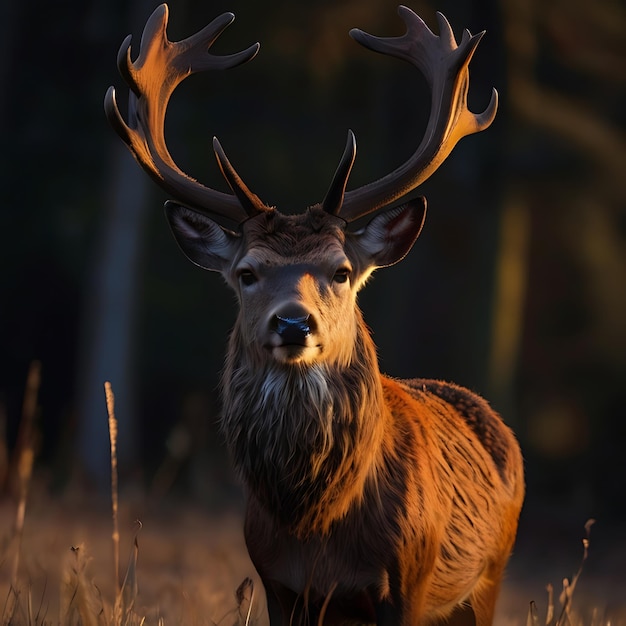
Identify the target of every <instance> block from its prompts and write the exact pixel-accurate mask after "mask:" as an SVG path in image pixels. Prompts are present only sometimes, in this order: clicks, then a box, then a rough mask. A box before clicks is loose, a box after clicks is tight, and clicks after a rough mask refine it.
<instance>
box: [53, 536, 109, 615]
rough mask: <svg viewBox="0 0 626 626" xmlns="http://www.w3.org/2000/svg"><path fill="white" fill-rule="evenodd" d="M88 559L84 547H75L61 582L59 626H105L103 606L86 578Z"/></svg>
mask: <svg viewBox="0 0 626 626" xmlns="http://www.w3.org/2000/svg"><path fill="white" fill-rule="evenodd" d="M89 562H90V558H89V557H88V556H87V553H86V550H85V547H84V545H80V546H78V547H74V548H72V550H71V554H70V556H69V558H68V561H67V563H66V565H65V568H64V571H63V578H62V580H61V615H60V624H61V626H78V625H79V624H80V626H104V624H105V623H106V621H105V620H104V619H103V617H104V614H105V612H104V606H103V603H102V598H101V597H100V592H99V591H98V588H97V587H96V586H95V585H94V584H93V582H92V581H91V580H90V579H89V577H88V576H87V567H88V565H89Z"/></svg>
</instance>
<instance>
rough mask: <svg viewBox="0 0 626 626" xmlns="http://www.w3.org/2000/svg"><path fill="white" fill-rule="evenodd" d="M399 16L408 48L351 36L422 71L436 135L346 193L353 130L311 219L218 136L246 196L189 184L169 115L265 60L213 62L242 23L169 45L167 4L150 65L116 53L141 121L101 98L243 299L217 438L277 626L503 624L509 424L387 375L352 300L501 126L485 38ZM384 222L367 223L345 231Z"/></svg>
mask: <svg viewBox="0 0 626 626" xmlns="http://www.w3.org/2000/svg"><path fill="white" fill-rule="evenodd" d="M399 14H400V17H401V18H402V20H403V21H404V22H405V24H406V28H407V32H406V33H405V34H404V35H403V36H401V37H392V38H379V37H374V36H372V35H369V34H367V33H365V32H363V31H360V30H353V31H351V35H352V37H353V38H354V39H356V40H357V41H358V42H359V43H361V44H363V45H364V46H366V47H367V48H370V49H372V50H375V51H378V52H382V53H383V54H388V55H391V56H395V57H399V58H402V59H405V60H407V61H409V62H410V63H412V64H413V65H415V66H416V67H417V68H418V69H419V70H420V71H421V72H422V73H423V74H424V75H425V77H426V79H427V81H428V84H429V86H430V89H431V91H432V105H431V113H430V120H429V122H428V126H427V129H426V134H425V137H424V139H423V140H422V142H421V144H420V145H419V147H418V148H417V150H416V151H415V153H414V154H413V156H411V157H410V158H409V160H408V161H407V162H406V163H405V164H403V165H402V166H401V167H398V168H397V169H396V170H395V171H393V172H391V173H389V174H387V175H386V176H384V177H383V178H382V179H380V180H378V181H376V182H373V183H371V184H368V185H365V186H363V187H360V188H359V189H354V190H349V191H346V184H347V180H348V176H349V174H350V170H351V168H352V164H353V161H354V157H355V150H356V148H355V140H354V135H353V134H352V132H349V133H348V141H347V145H346V148H345V151H344V154H343V157H342V158H341V161H340V164H339V166H338V168H337V171H336V173H335V175H334V178H333V180H332V183H331V185H330V188H329V190H328V192H327V194H326V197H325V199H324V200H323V202H322V203H321V204H318V205H315V206H312V207H310V208H308V209H307V210H306V211H305V212H304V213H302V214H298V215H285V214H283V213H280V212H279V211H277V210H276V209H275V208H272V207H269V206H267V205H266V204H264V203H263V202H262V201H261V200H260V199H259V198H258V197H257V196H256V195H255V194H254V193H252V192H251V191H250V190H249V189H248V187H247V186H246V185H245V184H244V182H243V181H242V180H241V178H240V177H239V175H238V174H237V172H236V171H235V169H234V168H233V166H232V165H231V163H230V162H229V161H228V159H227V158H226V155H225V154H224V151H223V150H222V147H221V146H220V144H219V142H218V141H217V139H214V141H213V145H214V149H215V153H216V156H217V161H218V163H219V166H220V168H221V170H222V173H223V174H224V177H225V178H226V180H227V182H228V184H229V186H230V188H231V190H232V192H233V193H232V194H227V193H222V192H219V191H216V190H213V189H210V188H208V187H205V186H203V185H202V184H200V183H199V182H197V181H196V180H194V179H192V178H190V177H188V176H187V175H185V174H184V173H183V172H182V171H181V170H180V169H179V168H178V167H177V166H176V164H175V163H174V161H173V160H172V158H171V156H170V154H169V152H168V150H167V147H166V144H165V140H164V134H163V126H164V118H165V110H166V107H167V103H168V101H169V98H170V96H171V94H172V92H173V91H174V89H175V88H176V86H177V85H178V83H180V81H182V80H183V79H184V78H185V77H187V76H189V75H190V74H192V73H193V72H196V71H200V70H208V69H222V68H230V67H234V66H236V65H239V64H241V63H244V62H246V61H249V60H250V59H252V58H253V57H254V56H255V54H256V53H257V51H258V48H259V46H258V44H255V45H253V46H251V47H250V48H248V49H247V50H244V51H242V52H239V53H237V54H232V55H227V56H214V55H212V54H210V53H209V52H208V49H209V48H210V46H211V45H212V44H213V42H214V41H215V40H216V38H217V37H218V36H219V34H220V33H221V32H222V31H223V30H224V28H226V26H228V25H229V24H230V23H231V22H232V20H233V17H234V16H233V15H232V14H228V13H227V14H224V15H222V16H221V17H218V18H217V19H216V20H215V21H213V22H212V23H211V24H209V25H208V26H207V27H206V28H204V29H203V30H201V31H200V32H199V33H197V34H196V35H193V36H192V37H189V38H188V39H185V40H184V41H180V42H170V41H169V40H168V39H167V35H166V26H167V18H168V10H167V7H166V5H161V6H160V7H159V8H157V9H156V10H155V12H154V13H153V14H152V16H151V17H150V19H149V20H148V22H147V24H146V27H145V30H144V33H143V37H142V40H141V46H140V52H139V56H138V58H137V60H135V61H132V60H131V58H130V38H127V39H126V40H125V41H124V43H123V44H122V47H121V49H120V53H119V56H118V65H119V69H120V71H121V74H122V76H123V77H124V79H125V81H126V82H127V83H128V85H129V87H130V101H129V108H128V122H125V121H124V120H123V118H122V116H121V115H120V113H119V110H118V107H117V105H116V101H115V92H114V90H113V88H110V89H109V91H108V93H107V96H106V101H105V109H106V113H107V116H108V118H109V120H110V122H111V123H112V125H113V127H114V128H115V130H116V131H117V133H118V134H119V135H120V136H121V137H122V139H123V140H124V142H125V143H126V144H127V145H128V147H129V148H130V150H131V151H132V153H133V154H134V156H135V158H136V159H137V161H138V162H139V164H140V165H141V166H142V167H143V168H144V169H145V170H146V171H147V172H148V174H150V175H151V176H152V178H153V179H154V180H155V181H156V182H157V183H158V184H159V185H160V186H161V187H162V188H163V189H165V190H166V191H167V192H168V193H169V194H171V195H172V196H173V197H174V198H175V199H176V202H171V201H169V202H167V203H166V213H167V218H168V220H169V223H170V225H171V228H172V231H173V233H174V236H175V238H176V240H177V242H178V244H179V245H180V247H181V248H182V250H183V252H184V253H185V254H186V256H187V257H189V259H190V260H191V261H192V262H193V263H195V264H196V265H199V266H200V267H202V268H205V269H208V270H215V271H218V272H220V273H221V274H222V276H223V277H224V279H225V280H226V282H227V283H228V284H229V285H230V286H231V287H232V289H233V290H234V291H235V293H236V294H237V298H238V301H239V307H240V310H239V315H238V317H237V320H236V322H235V326H234V329H233V331H232V334H231V337H230V342H229V347H228V354H227V357H226V365H225V369H224V373H223V379H222V394H223V404H224V406H223V418H222V422H221V425H222V430H223V433H224V435H225V438H226V440H227V443H228V445H229V448H230V452H231V454H232V457H233V461H234V464H235V467H236V469H237V471H238V473H239V475H240V476H241V477H242V479H243V482H244V484H245V487H246V490H247V512H246V519H245V538H246V543H247V546H248V551H249V553H250V557H251V559H252V561H253V563H254V565H255V566H256V569H257V571H258V573H259V575H260V577H261V579H262V581H263V583H264V586H265V590H266V594H267V605H268V610H269V616H270V622H271V624H272V626H276V625H279V624H282V625H287V624H301V623H308V624H321V623H324V624H339V623H342V624H343V623H355V622H356V623H363V622H373V623H376V624H380V625H387V626H416V625H423V624H435V623H436V624H443V623H446V624H452V623H454V624H460V623H475V624H478V625H479V626H486V625H488V624H491V623H492V621H493V615H494V605H495V602H496V597H497V594H498V589H499V585H500V580H501V578H502V575H503V570H504V568H505V565H506V563H507V560H508V558H509V555H510V552H511V549H512V546H513V542H514V539H515V534H516V529H517V521H518V516H519V512H520V508H521V506H522V500H523V492H524V486H523V464H522V457H521V455H520V450H519V447H518V444H517V442H516V440H515V438H514V436H513V434H512V433H511V431H510V430H509V429H508V428H507V427H506V426H505V425H504V423H503V422H502V421H501V419H500V417H499V416H498V415H497V414H496V413H495V412H494V411H493V410H492V409H491V408H490V407H489V406H488V404H487V403H486V402H485V401H484V400H483V399H482V398H480V397H478V396H476V395H475V394H474V393H472V392H471V391H468V390H466V389H463V388H461V387H458V386H456V385H454V384H450V383H445V382H440V381H436V380H427V379H415V380H396V379H393V378H389V377H387V376H384V375H383V374H381V372H380V370H379V367H378V363H377V358H376V349H375V346H374V343H373V341H372V338H371V336H370V333H369V332H368V329H367V326H366V325H365V323H364V321H363V318H362V315H361V311H360V310H359V308H358V306H357V303H356V298H357V292H358V291H359V289H360V288H361V287H362V286H363V285H364V283H365V282H366V280H367V278H368V277H369V275H370V274H371V273H372V271H373V270H374V269H376V268H379V267H386V266H388V265H393V264H394V263H397V262H398V261H400V260H401V259H402V258H403V257H404V256H405V255H406V254H407V252H408V251H409V250H410V249H411V247H412V246H413V243H414V242H415V240H416V239H417V237H418V235H419V233H420V230H421V228H422V223H423V221H424V216H425V210H426V209H425V206H426V203H425V201H424V199H423V198H419V199H409V200H407V199H406V195H407V194H408V193H409V192H410V191H412V190H413V189H415V188H416V187H417V186H418V185H419V184H420V183H421V182H422V181H424V180H425V179H426V178H427V177H428V176H429V175H430V174H431V173H432V172H433V171H434V170H435V169H436V168H437V167H438V166H439V165H440V163H441V162H442V161H443V160H444V159H445V158H446V157H447V155H448V154H449V153H450V151H451V150H452V148H453V147H454V145H455V144H456V143H457V141H459V140H460V139H461V138H462V137H464V136H465V135H469V134H471V133H475V132H478V131H481V130H483V129H485V128H487V127H488V126H489V125H490V124H491V122H492V121H493V119H494V116H495V114H496V108H497V94H496V92H495V90H494V92H493V94H492V98H491V102H490V103H489V106H488V107H487V109H486V110H485V111H484V112H483V113H481V114H474V113H472V112H470V111H469V109H468V108H467V90H468V85H469V73H468V65H469V62H470V59H471V58H472V55H473V53H474V50H475V49H476V46H477V45H478V42H479V41H480V39H481V36H482V33H481V34H478V35H474V36H472V35H470V33H469V32H468V31H465V32H464V34H463V38H462V40H461V43H460V44H458V45H457V42H456V40H455V38H454V36H453V34H452V30H451V28H450V25H449V24H448V22H447V21H446V19H445V18H444V16H443V15H441V14H438V15H437V19H438V23H439V31H440V33H441V34H440V35H439V36H436V35H434V34H433V33H432V32H431V31H430V30H429V29H428V27H427V26H426V25H425V24H424V22H423V21H422V20H421V19H420V18H419V17H418V16H417V15H416V14H415V13H413V12H412V11H411V10H410V9H408V8H406V7H402V6H401V7H400V8H399ZM398 201H402V202H398ZM178 202H180V204H178ZM183 205H184V206H183ZM374 211H377V214H376V216H374V217H373V218H372V219H371V221H370V222H369V224H367V226H365V227H363V228H360V229H355V228H350V225H351V223H354V221H355V220H357V219H358V218H362V217H363V216H365V215H368V214H370V213H372V212H374ZM207 214H210V215H213V216H219V217H221V218H222V221H223V220H228V221H229V222H232V223H233V227H232V228H226V227H225V226H224V225H219V224H217V223H216V222H215V221H213V220H212V219H210V218H209V217H208V215H207Z"/></svg>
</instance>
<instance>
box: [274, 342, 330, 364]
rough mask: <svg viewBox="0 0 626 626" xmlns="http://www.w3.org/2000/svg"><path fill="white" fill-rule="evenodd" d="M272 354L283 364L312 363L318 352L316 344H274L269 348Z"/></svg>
mask: <svg viewBox="0 0 626 626" xmlns="http://www.w3.org/2000/svg"><path fill="white" fill-rule="evenodd" d="M271 352H272V356H273V357H274V358H275V359H276V360H277V361H278V362H279V363H285V364H296V363H301V364H307V363H313V362H314V361H315V360H316V358H317V357H318V356H319V354H320V352H321V351H320V349H319V347H318V346H294V345H288V346H274V347H273V348H272V350H271Z"/></svg>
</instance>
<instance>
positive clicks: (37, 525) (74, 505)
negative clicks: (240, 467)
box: [0, 492, 626, 626]
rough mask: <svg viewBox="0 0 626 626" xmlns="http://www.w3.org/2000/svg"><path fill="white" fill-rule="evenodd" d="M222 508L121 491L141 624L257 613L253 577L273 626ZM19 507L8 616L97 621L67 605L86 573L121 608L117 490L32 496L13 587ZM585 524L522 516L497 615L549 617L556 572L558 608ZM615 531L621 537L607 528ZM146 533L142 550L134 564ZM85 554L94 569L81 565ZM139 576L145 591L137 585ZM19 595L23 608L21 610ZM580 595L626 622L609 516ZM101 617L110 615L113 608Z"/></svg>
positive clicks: (5, 534) (623, 554)
mask: <svg viewBox="0 0 626 626" xmlns="http://www.w3.org/2000/svg"><path fill="white" fill-rule="evenodd" d="M217 508H219V511H215V510H212V509H211V508H210V507H207V506H204V507H199V506H197V505H193V504H191V503H189V502H188V501H187V500H178V499H168V500H167V501H161V502H159V503H154V502H148V501H146V500H145V499H144V498H143V497H142V496H141V495H138V494H137V493H132V492H129V493H125V494H121V496H120V507H119V513H118V524H119V529H120V550H119V552H120V571H121V574H122V576H123V574H124V572H126V571H127V569H128V567H129V562H130V563H131V568H130V577H129V578H130V580H129V582H128V584H127V597H130V598H131V600H133V601H134V604H133V606H132V611H133V614H134V616H135V618H136V619H135V622H134V623H137V624H139V623H140V622H141V618H142V617H145V618H146V619H145V623H146V624H159V626H161V625H162V626H169V625H171V624H175V625H179V624H185V625H187V624H191V625H196V624H197V625H205V624H208V625H212V624H223V625H225V626H226V625H227V626H232V625H234V624H245V619H246V614H247V611H248V608H249V606H250V603H249V602H248V600H249V599H250V597H251V589H252V588H253V593H254V596H253V599H252V609H251V620H250V621H251V623H252V624H261V625H265V623H266V618H265V613H264V601H263V597H262V596H263V593H262V588H261V586H260V583H259V582H258V580H257V578H256V575H255V573H254V568H253V567H252V564H251V563H250V561H249V559H248V556H247V554H246V550H245V546H244V542H243V537H242V530H241V529H242V521H241V511H240V508H239V507H237V506H233V505H229V506H222V505H220V506H219V507H217ZM14 517H15V505H14V503H12V502H11V501H10V500H5V501H4V502H0V550H1V551H0V615H1V616H2V618H1V619H0V624H2V626H4V625H5V624H9V623H11V624H15V625H16V626H21V625H22V624H44V623H45V624H53V625H54V624H59V623H72V624H78V623H85V622H86V621H87V620H86V619H83V620H82V622H81V621H80V620H77V618H76V616H75V615H74V617H73V618H72V619H69V618H67V619H63V609H62V607H63V606H68V605H69V606H75V605H76V603H78V602H79V597H78V596H79V595H80V594H79V593H78V592H77V585H78V582H77V581H78V580H79V579H80V581H82V583H83V585H85V584H87V586H88V587H89V588H90V589H91V594H92V597H91V599H90V600H89V599H87V600H84V601H85V602H88V601H89V602H91V603H92V605H98V606H94V607H92V610H93V612H94V614H96V615H97V614H98V613H99V612H101V611H102V606H105V607H108V608H105V614H108V613H107V611H111V610H112V609H111V607H112V605H113V603H114V599H115V596H116V592H115V583H114V580H115V576H114V557H113V554H114V549H113V545H114V544H113V541H112V528H113V522H112V515H111V507H110V502H109V501H108V500H107V499H106V498H95V497H90V496H86V495H85V494H82V495H80V496H78V495H74V496H72V497H69V496H63V497H59V498H52V497H50V496H48V495H43V494H37V495H31V497H30V498H29V502H28V507H27V513H26V517H25V524H24V532H23V537H22V544H21V550H20V552H19V575H18V579H17V584H16V593H14V592H13V591H12V590H11V578H12V571H13V566H14V564H15V558H16V554H17V546H16V544H15V540H13V541H12V542H11V541H10V540H11V538H12V537H13V530H12V525H13V520H14ZM137 519H139V520H140V521H141V529H139V524H138V523H137V521H136V520H137ZM583 525H584V521H582V522H581V523H580V524H579V525H576V524H572V528H570V527H568V528H563V527H560V526H559V525H558V524H557V523H556V522H550V523H547V522H546V523H545V524H540V525H538V523H537V521H536V519H531V518H529V517H523V518H522V527H521V531H520V538H519V541H518V545H517V548H516V552H515V554H514V555H513V558H512V560H511V563H510V567H509V571H508V574H507V578H506V580H505V583H504V587H503V589H502V593H501V598H500V602H499V605H498V611H497V619H496V622H495V623H496V624H498V625H502V626H514V625H519V626H524V625H525V624H526V623H527V621H526V620H527V615H528V607H529V603H530V602H531V600H534V601H535V602H536V603H537V608H538V614H539V617H540V622H539V623H541V624H545V622H546V619H545V615H546V604H547V593H546V591H545V588H546V585H547V584H548V583H551V584H553V585H554V588H555V593H556V598H555V602H556V605H557V612H558V594H559V592H560V591H561V589H562V579H563V578H564V577H571V576H572V575H573V574H575V572H576V570H577V569H578V566H579V564H580V561H581V557H582V552H583V549H582V543H581V541H580V539H581V538H582V537H583V536H584V529H583ZM576 528H578V530H576ZM606 532H608V534H609V535H610V536H609V537H607V536H605V535H604V534H603V533H606ZM135 536H136V537H137V545H138V552H137V555H138V558H137V563H136V568H133V567H132V563H133V557H132V555H133V542H134V538H135ZM566 543H567V545H566ZM596 544H597V549H595V548H596ZM83 564H85V568H86V569H85V571H84V573H83V574H80V575H78V576H77V575H76V574H75V573H74V574H72V572H73V570H76V569H80V567H82V565H83ZM247 577H250V578H251V579H252V580H253V587H250V586H248V587H245V588H244V590H243V596H244V601H243V603H240V601H239V600H238V599H237V595H236V591H237V589H238V587H239V586H240V585H241V583H242V582H243V581H244V580H245V579H246V578H247ZM134 582H135V583H136V585H137V588H136V590H133V588H132V587H133V583H134ZM16 599H17V608H16V609H15V610H13V608H12V607H13V606H14V605H15V600H16ZM574 600H575V603H574V608H575V613H576V616H577V619H578V620H579V621H577V622H573V623H572V626H575V624H583V625H584V626H596V625H600V624H602V625H605V626H608V624H611V626H616V625H618V624H624V625H626V537H624V536H621V535H620V533H618V532H617V533H616V532H615V531H614V529H611V530H610V531H608V530H607V529H603V528H602V527H601V525H600V524H598V525H596V527H594V528H593V530H592V543H591V548H590V550H589V558H588V559H587V562H586V563H585V566H584V571H583V574H582V576H581V578H580V580H579V581H578V586H577V589H576V593H575V596H574ZM72 603H74V604H72ZM238 606H239V609H238ZM29 607H30V608H29ZM594 610H595V617H594ZM79 612H80V611H79ZM9 613H11V614H12V615H13V617H12V618H11V619H9ZM66 613H67V611H66ZM609 613H610V617H609ZM81 617H84V616H82V615H81ZM93 623H94V624H96V623H102V618H100V620H98V621H94V622H93ZM109 623H110V620H109Z"/></svg>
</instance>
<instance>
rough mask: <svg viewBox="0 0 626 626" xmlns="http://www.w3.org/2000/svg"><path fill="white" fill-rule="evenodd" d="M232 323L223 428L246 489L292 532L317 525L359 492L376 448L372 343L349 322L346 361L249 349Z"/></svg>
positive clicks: (378, 403)
mask: <svg viewBox="0 0 626 626" xmlns="http://www.w3.org/2000/svg"><path fill="white" fill-rule="evenodd" d="M242 343H243V342H242V341H241V335H240V333H239V331H238V328H237V327H235V329H234V331H233V334H232V336H231V340H230V346H229V347H230V349H229V356H228V358H227V362H226V367H225V370H224V376H223V398H224V411H223V418H222V430H223V432H224V435H225V437H226V441H227V444H228V447H229V449H230V452H231V454H232V456H233V461H234V464H235V467H236V470H237V471H238V473H239V474H240V475H241V477H242V478H243V479H244V482H245V483H246V485H247V486H248V488H249V489H250V490H251V491H252V493H253V495H254V497H255V498H256V499H257V500H258V501H259V502H260V503H261V504H262V505H264V506H265V507H266V508H267V510H268V512H269V511H271V512H272V513H275V514H276V516H277V518H278V519H277V521H278V522H279V523H281V524H284V525H288V526H289V527H291V529H292V530H294V531H295V532H296V533H297V534H300V535H307V534H311V533H315V532H318V533H322V534H324V533H325V532H327V531H328V530H329V529H330V526H331V525H332V522H333V521H334V520H335V519H339V518H341V517H343V516H344V515H345V514H346V513H347V511H348V510H349V509H350V508H351V507H352V506H353V505H354V504H355V503H356V501H357V499H358V498H360V497H361V494H362V493H363V484H364V483H365V481H366V480H367V477H368V475H369V474H370V472H372V471H373V470H374V466H375V464H376V462H377V460H378V457H379V454H380V448H381V445H382V439H383V433H382V428H383V423H384V420H383V419H382V417H383V413H384V411H385V406H384V400H383V389H382V384H381V381H380V372H379V369H378V363H377V358H376V350H375V346H374V343H373V341H372V339H371V337H370V335H369V333H368V331H367V328H366V326H365V324H364V323H362V320H361V323H360V324H358V325H357V331H356V337H355V341H354V345H353V358H352V359H351V360H350V362H349V363H348V364H347V365H341V366H339V365H332V364H328V363H319V364H314V365H308V366H285V365H282V364H280V363H276V362H274V361H269V360H268V361H267V362H266V363H262V364H259V363H258V362H256V361H255V360H253V359H250V358H249V355H248V354H247V352H246V350H245V348H244V346H243V345H241V344H242Z"/></svg>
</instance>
